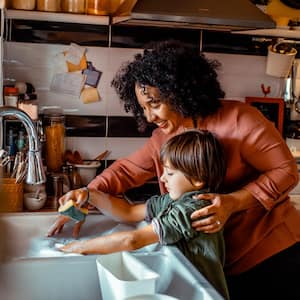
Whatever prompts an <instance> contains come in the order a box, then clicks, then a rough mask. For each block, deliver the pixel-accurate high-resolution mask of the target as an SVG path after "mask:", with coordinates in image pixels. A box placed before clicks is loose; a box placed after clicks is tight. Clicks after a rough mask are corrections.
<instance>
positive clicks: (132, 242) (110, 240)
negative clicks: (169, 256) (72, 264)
mask: <svg viewBox="0 0 300 300" xmlns="http://www.w3.org/2000/svg"><path fill="white" fill-rule="evenodd" d="M158 241H159V237H158V235H157V234H156V233H155V231H154V229H153V226H152V225H151V224H149V225H147V226H145V227H142V228H140V229H136V230H131V231H123V232H115V233H112V234H109V235H104V236H101V237H97V238H94V239H90V240H84V241H78V242H73V243H70V244H67V245H65V246H63V247H61V248H60V250H61V251H63V252H68V253H69V252H72V253H79V254H108V253H113V252H119V251H132V250H136V249H139V248H142V247H144V246H147V245H150V244H154V243H157V242H158Z"/></svg>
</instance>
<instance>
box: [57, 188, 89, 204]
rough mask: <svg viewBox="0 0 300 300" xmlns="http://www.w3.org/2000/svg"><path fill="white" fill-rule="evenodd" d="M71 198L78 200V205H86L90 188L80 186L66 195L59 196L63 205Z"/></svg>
mask: <svg viewBox="0 0 300 300" xmlns="http://www.w3.org/2000/svg"><path fill="white" fill-rule="evenodd" d="M69 200H73V201H75V202H76V205H77V206H78V207H82V206H85V204H87V201H88V200H89V190H88V189H87V188H85V187H84V188H80V189H77V190H72V191H69V192H67V193H66V194H65V195H63V196H62V197H60V198H59V200H58V202H59V204H60V205H61V206H62V205H64V204H66V203H67V202H68V201H69Z"/></svg>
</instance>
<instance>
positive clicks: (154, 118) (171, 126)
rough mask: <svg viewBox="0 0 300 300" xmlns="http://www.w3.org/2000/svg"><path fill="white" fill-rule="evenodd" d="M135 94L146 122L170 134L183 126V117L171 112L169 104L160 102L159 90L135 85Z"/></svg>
mask: <svg viewBox="0 0 300 300" xmlns="http://www.w3.org/2000/svg"><path fill="white" fill-rule="evenodd" d="M135 94H136V97H137V99H138V102H139V104H140V106H141V108H142V109H143V111H144V115H145V117H146V119H147V122H149V123H154V124H155V125H157V126H158V127H159V128H161V130H162V131H163V132H164V133H166V134H170V133H173V132H175V131H176V130H177V129H178V127H179V126H180V125H183V120H184V119H183V117H182V116H181V115H180V114H179V113H177V112H176V111H174V110H172V109H171V107H170V105H169V104H166V103H163V102H161V100H160V95H159V90H158V89H157V88H155V87H151V86H144V87H141V86H140V85H138V84H136V85H135Z"/></svg>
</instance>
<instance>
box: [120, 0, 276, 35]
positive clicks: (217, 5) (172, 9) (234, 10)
mask: <svg viewBox="0 0 300 300" xmlns="http://www.w3.org/2000/svg"><path fill="white" fill-rule="evenodd" d="M120 21H121V20H120ZM122 21H124V22H125V24H128V25H140V26H141V25H143V26H159V27H178V28H199V29H212V30H226V31H227V30H228V31H231V30H243V29H245V30H249V29H262V28H275V27H276V24H275V22H274V21H273V20H272V19H271V18H270V17H269V16H268V15H266V14H264V13H263V12H262V11H261V10H260V9H259V8H257V7H256V6H255V5H254V4H253V3H251V2H250V0H138V1H137V3H136V5H135V6H134V8H133V9H132V12H131V15H130V16H129V17H128V18H127V19H126V20H125V19H123V20H122ZM117 22H118V21H114V23H117Z"/></svg>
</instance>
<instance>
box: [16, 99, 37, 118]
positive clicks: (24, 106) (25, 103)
mask: <svg viewBox="0 0 300 300" xmlns="http://www.w3.org/2000/svg"><path fill="white" fill-rule="evenodd" d="M18 108H19V109H21V110H23V111H25V112H26V113H27V114H28V115H29V117H30V118H31V119H32V120H34V121H36V120H37V119H38V117H39V113H38V100H37V96H36V94H20V95H19V101H18Z"/></svg>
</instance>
